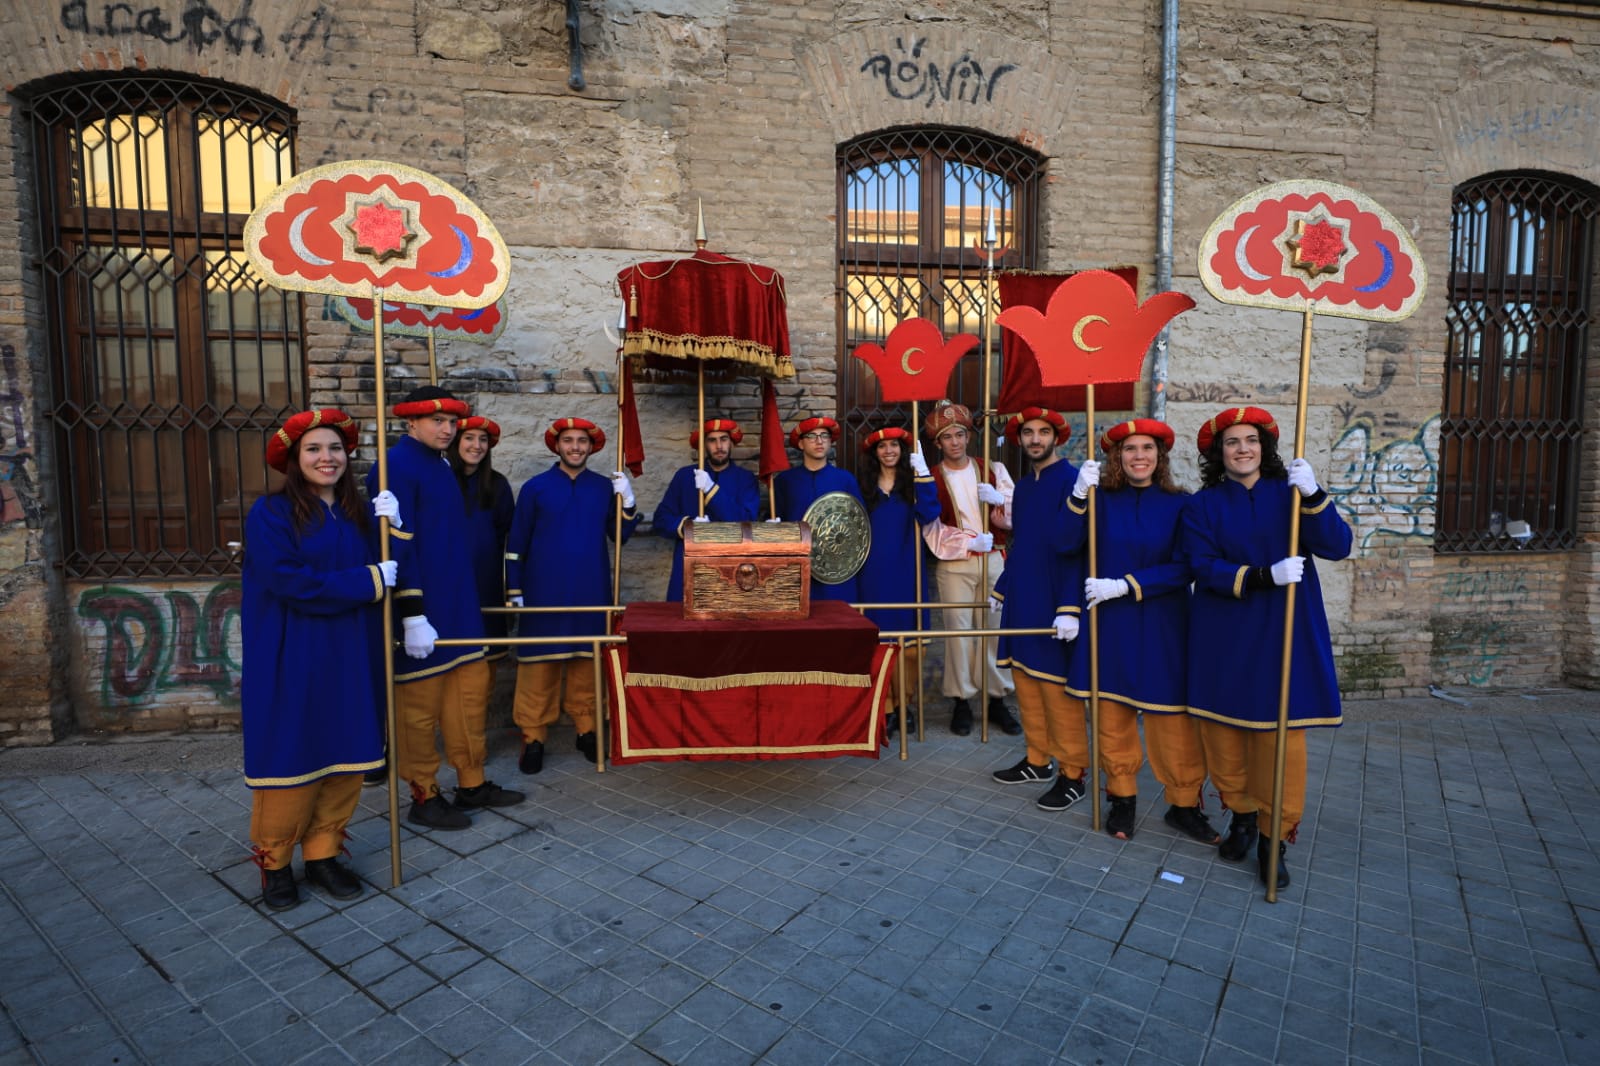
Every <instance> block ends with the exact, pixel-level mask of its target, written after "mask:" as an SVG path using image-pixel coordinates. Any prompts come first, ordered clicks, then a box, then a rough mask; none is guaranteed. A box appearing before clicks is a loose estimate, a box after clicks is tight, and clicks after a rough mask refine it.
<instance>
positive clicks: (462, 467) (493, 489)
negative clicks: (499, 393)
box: [445, 415, 516, 697]
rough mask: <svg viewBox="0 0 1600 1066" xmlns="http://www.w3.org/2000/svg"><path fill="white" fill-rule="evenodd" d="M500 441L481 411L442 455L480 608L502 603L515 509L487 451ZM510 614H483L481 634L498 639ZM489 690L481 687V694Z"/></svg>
mask: <svg viewBox="0 0 1600 1066" xmlns="http://www.w3.org/2000/svg"><path fill="white" fill-rule="evenodd" d="M499 443H500V425H499V423H497V422H495V421H494V420H493V419H490V418H485V417H484V416H483V415H473V416H472V417H470V418H463V419H462V420H461V421H460V422H458V423H456V435H455V439H454V440H452V441H451V442H450V449H449V451H447V452H446V453H445V454H446V455H447V456H448V457H449V459H450V468H451V469H452V470H454V471H455V472H456V483H457V484H459V485H460V486H461V497H462V502H463V504H465V506H466V509H467V527H468V533H469V539H468V542H467V550H468V552H469V554H471V556H472V573H473V576H474V578H475V579H476V582H477V587H478V603H479V605H480V606H483V607H504V606H505V605H506V558H505V557H506V534H508V533H510V532H511V516H512V515H513V514H514V513H515V512H516V505H515V503H514V502H513V501H512V496H511V482H509V481H507V480H506V476H505V475H504V474H502V473H500V472H499V471H498V470H496V469H495V468H494V459H493V456H492V452H493V450H494V448H495V447H496V446H498V445H499ZM510 617H511V616H510V615H504V614H486V615H484V616H483V635H484V636H486V637H489V638H491V639H492V638H495V637H503V636H505V635H506V634H507V633H508V632H509V631H510V628H509V626H508V625H507V621H508V619H509V618H510ZM505 654H506V649H505V648H504V647H503V646H502V647H498V648H496V647H491V648H489V649H488V654H487V655H485V656H484V657H485V658H486V659H488V660H489V661H490V662H494V661H495V660H496V659H503V658H505ZM492 690H493V685H492V684H491V685H490V686H489V687H488V688H486V689H484V695H485V697H487V696H488V694H489V693H490V692H491V691H492Z"/></svg>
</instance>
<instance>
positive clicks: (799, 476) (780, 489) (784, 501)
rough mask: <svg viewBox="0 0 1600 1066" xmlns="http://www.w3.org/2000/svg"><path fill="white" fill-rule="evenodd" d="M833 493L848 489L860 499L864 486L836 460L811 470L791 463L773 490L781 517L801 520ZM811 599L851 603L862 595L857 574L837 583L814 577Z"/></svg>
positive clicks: (781, 474) (778, 478)
mask: <svg viewBox="0 0 1600 1066" xmlns="http://www.w3.org/2000/svg"><path fill="white" fill-rule="evenodd" d="M830 492H848V493H849V494H850V495H852V496H854V497H855V498H856V499H858V500H859V499H861V487H860V486H859V485H857V484H856V479H855V478H854V477H853V476H851V475H850V474H847V473H845V472H844V471H843V470H840V469H839V468H838V467H836V466H834V465H833V464H832V463H829V464H827V465H826V466H824V467H823V468H822V469H821V470H807V469H806V468H805V466H804V465H801V466H791V467H790V468H789V469H787V470H785V471H783V472H782V473H779V474H776V475H774V477H773V482H772V493H773V498H774V499H775V500H776V501H777V505H778V515H777V517H779V518H782V519H783V520H784V521H785V522H799V521H800V520H802V519H803V518H805V516H806V511H807V509H808V508H810V506H811V505H812V504H813V503H816V502H817V498H818V497H820V496H826V495H827V494H828V493H830ZM811 598H812V599H813V600H844V601H845V602H847V603H848V602H850V601H852V600H859V599H860V598H861V597H860V596H858V595H857V594H856V579H855V578H853V577H852V578H851V579H850V580H848V581H842V582H840V583H839V584H837V585H824V584H823V583H822V582H820V581H818V580H817V579H816V578H815V577H813V578H812V579H811Z"/></svg>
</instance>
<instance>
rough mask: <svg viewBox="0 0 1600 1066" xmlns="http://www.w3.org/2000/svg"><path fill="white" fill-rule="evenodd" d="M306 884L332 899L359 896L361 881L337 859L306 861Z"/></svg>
mask: <svg viewBox="0 0 1600 1066" xmlns="http://www.w3.org/2000/svg"><path fill="white" fill-rule="evenodd" d="M306 884H308V885H311V886H312V887H314V888H320V889H322V891H324V892H326V893H327V894H328V895H330V896H332V897H333V898H334V899H354V898H355V897H356V896H359V895H361V879H360V878H359V877H357V876H356V875H355V873H354V872H353V871H352V870H351V869H350V867H348V866H346V865H344V864H343V863H341V862H340V861H339V860H338V859H307V860H306Z"/></svg>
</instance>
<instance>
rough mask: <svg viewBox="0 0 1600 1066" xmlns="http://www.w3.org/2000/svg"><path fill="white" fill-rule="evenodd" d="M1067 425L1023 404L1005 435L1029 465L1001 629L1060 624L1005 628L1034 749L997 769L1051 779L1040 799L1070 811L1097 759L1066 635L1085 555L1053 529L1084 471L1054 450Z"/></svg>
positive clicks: (1001, 652) (1005, 661)
mask: <svg viewBox="0 0 1600 1066" xmlns="http://www.w3.org/2000/svg"><path fill="white" fill-rule="evenodd" d="M1069 432H1070V431H1068V430H1067V420H1066V418H1065V417H1064V416H1062V415H1061V413H1060V412H1058V411H1051V410H1048V409H1046V408H1043V407H1025V408H1023V409H1022V410H1021V411H1019V412H1018V413H1017V414H1016V415H1015V416H1013V417H1012V419H1011V421H1010V422H1008V423H1007V424H1006V436H1007V437H1008V438H1009V439H1010V440H1011V442H1012V443H1013V444H1021V445H1022V450H1023V453H1024V454H1025V455H1027V457H1028V463H1029V466H1030V468H1031V469H1030V470H1029V471H1028V473H1027V474H1026V475H1024V476H1023V477H1020V478H1018V479H1017V484H1016V490H1015V492H1014V493H1013V494H1012V497H1011V515H1010V517H1011V547H1010V550H1009V551H1008V552H1007V555H1006V568H1005V572H1004V573H1003V574H1001V575H1000V580H999V581H997V582H996V583H995V589H994V598H995V599H996V600H998V601H999V605H1000V625H1001V627H1002V628H1005V629H1053V630H1054V632H1053V633H1052V634H1051V635H1050V636H1012V635H1010V634H1005V635H1002V636H1001V637H1000V645H999V648H998V649H997V652H996V659H995V661H996V662H997V663H999V664H1000V665H1001V666H1009V667H1010V668H1011V678H1012V681H1013V682H1014V683H1015V684H1016V689H1017V707H1018V709H1020V710H1021V712H1022V736H1023V741H1024V743H1025V744H1026V745H1027V750H1026V751H1025V752H1024V754H1023V756H1022V758H1021V759H1020V760H1019V761H1018V762H1017V763H1016V765H1014V766H1008V767H1006V768H1005V769H1003V770H996V771H995V772H994V774H993V775H992V776H993V778H994V780H996V781H997V782H999V783H1000V784H1002V785H1027V784H1036V783H1042V782H1046V781H1050V780H1051V778H1052V777H1053V778H1054V779H1055V780H1054V782H1053V783H1052V784H1051V786H1050V788H1049V789H1048V790H1046V791H1045V793H1044V794H1043V795H1041V796H1040V797H1039V799H1038V801H1037V803H1038V806H1039V807H1040V809H1042V810H1047V811H1064V810H1066V809H1067V808H1068V807H1071V806H1072V805H1073V804H1074V803H1077V802H1078V801H1079V800H1081V799H1082V798H1083V797H1084V794H1085V791H1086V790H1085V788H1084V782H1083V775H1084V771H1085V770H1087V769H1088V765H1089V737H1088V732H1087V730H1086V728H1085V726H1084V720H1083V704H1082V703H1079V702H1078V701H1076V700H1071V699H1068V698H1067V694H1066V692H1065V690H1064V686H1065V685H1066V683H1067V650H1068V649H1067V642H1068V641H1071V640H1074V639H1075V638H1076V637H1077V636H1078V614H1079V606H1078V595H1077V591H1076V589H1077V586H1078V585H1080V584H1082V582H1083V565H1082V562H1081V561H1080V560H1079V559H1078V557H1077V556H1074V555H1068V554H1066V553H1064V552H1062V551H1061V550H1060V548H1059V546H1058V544H1057V537H1056V532H1055V530H1056V525H1057V523H1058V521H1059V520H1060V519H1059V516H1060V514H1061V511H1062V509H1063V507H1065V505H1066V501H1067V496H1068V494H1069V493H1071V492H1073V491H1075V488H1076V487H1077V486H1078V485H1079V475H1078V468H1077V467H1075V466H1073V465H1072V463H1070V462H1068V461H1067V460H1065V459H1063V458H1061V457H1060V455H1059V454H1058V453H1057V451H1056V449H1057V448H1058V447H1059V446H1060V445H1062V444H1065V443H1066V440H1067V437H1068V435H1069ZM1052 762H1053V763H1054V764H1055V769H1052V768H1051V763H1052ZM1058 771H1059V772H1058Z"/></svg>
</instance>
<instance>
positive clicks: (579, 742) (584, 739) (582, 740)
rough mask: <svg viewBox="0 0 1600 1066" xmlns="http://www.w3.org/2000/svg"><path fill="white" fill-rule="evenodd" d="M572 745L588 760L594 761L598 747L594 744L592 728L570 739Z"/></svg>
mask: <svg viewBox="0 0 1600 1066" xmlns="http://www.w3.org/2000/svg"><path fill="white" fill-rule="evenodd" d="M572 746H573V747H575V748H577V749H578V750H579V751H580V752H582V753H583V757H584V758H585V759H588V760H589V761H590V762H594V761H595V753H596V751H597V750H598V749H597V747H596V745H595V739H594V730H592V729H591V730H589V731H588V732H587V733H579V734H578V735H577V736H576V737H574V738H573V739H572Z"/></svg>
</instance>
